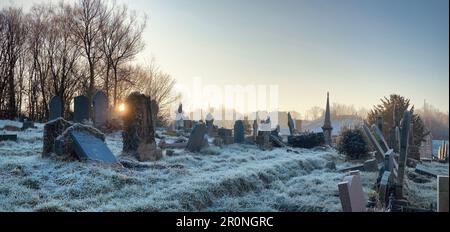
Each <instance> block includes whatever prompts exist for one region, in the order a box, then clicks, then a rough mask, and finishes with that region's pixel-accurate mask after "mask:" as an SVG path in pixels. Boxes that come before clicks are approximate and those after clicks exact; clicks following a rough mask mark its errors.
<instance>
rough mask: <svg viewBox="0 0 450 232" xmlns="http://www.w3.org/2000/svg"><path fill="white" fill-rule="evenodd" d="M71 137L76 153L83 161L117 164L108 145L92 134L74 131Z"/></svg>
mask: <svg viewBox="0 0 450 232" xmlns="http://www.w3.org/2000/svg"><path fill="white" fill-rule="evenodd" d="M70 137H71V138H72V140H73V146H74V151H75V153H76V154H77V155H78V157H80V158H81V159H87V160H94V161H101V162H105V163H111V164H114V163H117V159H116V157H115V156H114V155H113V154H112V152H111V151H110V150H109V148H108V147H107V146H106V144H105V143H104V142H103V141H102V140H100V139H99V138H97V137H95V136H93V135H92V134H89V133H87V132H86V131H76V130H74V131H71V132H70Z"/></svg>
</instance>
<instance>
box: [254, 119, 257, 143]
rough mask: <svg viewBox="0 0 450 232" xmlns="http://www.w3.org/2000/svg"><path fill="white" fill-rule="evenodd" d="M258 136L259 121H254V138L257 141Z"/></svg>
mask: <svg viewBox="0 0 450 232" xmlns="http://www.w3.org/2000/svg"><path fill="white" fill-rule="evenodd" d="M256 136H258V121H257V120H254V121H253V140H254V141H256Z"/></svg>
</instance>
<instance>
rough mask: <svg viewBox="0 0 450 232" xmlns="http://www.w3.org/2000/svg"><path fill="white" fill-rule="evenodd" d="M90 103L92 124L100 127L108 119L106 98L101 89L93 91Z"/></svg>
mask: <svg viewBox="0 0 450 232" xmlns="http://www.w3.org/2000/svg"><path fill="white" fill-rule="evenodd" d="M92 104H93V107H94V126H95V127H97V128H101V127H103V126H105V123H106V121H107V120H108V98H107V97H106V95H105V93H103V91H97V93H95V95H94V97H93V100H92Z"/></svg>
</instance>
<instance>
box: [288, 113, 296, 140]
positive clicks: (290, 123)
mask: <svg viewBox="0 0 450 232" xmlns="http://www.w3.org/2000/svg"><path fill="white" fill-rule="evenodd" d="M288 127H289V134H290V135H294V131H295V126H294V120H292V116H291V112H289V113H288Z"/></svg>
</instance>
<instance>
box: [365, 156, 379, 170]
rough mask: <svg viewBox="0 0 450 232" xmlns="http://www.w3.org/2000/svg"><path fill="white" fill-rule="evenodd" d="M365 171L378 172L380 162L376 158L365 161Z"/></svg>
mask: <svg viewBox="0 0 450 232" xmlns="http://www.w3.org/2000/svg"><path fill="white" fill-rule="evenodd" d="M363 166H364V171H365V172H377V171H378V162H377V160H376V159H370V160H366V161H365V162H364V165H363Z"/></svg>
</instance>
